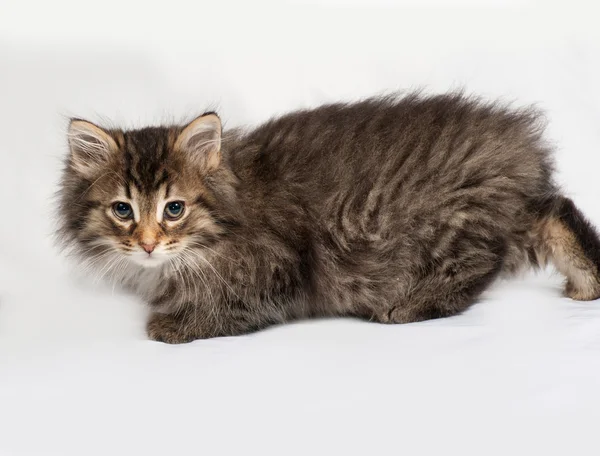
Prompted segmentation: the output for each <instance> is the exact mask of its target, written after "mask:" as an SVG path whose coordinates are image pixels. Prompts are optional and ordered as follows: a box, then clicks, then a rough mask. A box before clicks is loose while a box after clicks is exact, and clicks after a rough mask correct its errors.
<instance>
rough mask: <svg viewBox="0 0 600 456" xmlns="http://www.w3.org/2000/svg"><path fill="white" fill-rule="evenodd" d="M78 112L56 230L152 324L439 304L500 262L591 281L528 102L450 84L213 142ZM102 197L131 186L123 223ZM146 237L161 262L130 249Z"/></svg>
mask: <svg viewBox="0 0 600 456" xmlns="http://www.w3.org/2000/svg"><path fill="white" fill-rule="evenodd" d="M208 116H209V117H211V119H212V120H211V122H213V124H214V119H217V120H218V118H217V117H216V116H215V115H214V114H209V115H208ZM207 118H208V117H205V118H202V117H201V118H200V119H199V120H198V122H200V123H202V122H204V120H203V119H207ZM82 122H83V121H79V120H74V121H73V122H72V125H71V129H72V130H73V129H74V126H73V125H74V123H75V124H77V125H78V126H79V127H81V126H82V125H83V126H84V127H86V128H87V130H86V133H85V138H83V143H77V141H75V140H73V138H71V154H70V156H69V159H68V161H67V166H66V168H65V171H64V175H63V179H62V184H61V190H60V213H61V218H62V227H61V229H60V234H61V236H62V239H63V240H64V241H65V243H66V244H68V245H70V246H72V247H73V248H74V250H75V251H76V252H77V253H78V254H79V255H80V256H81V258H82V259H83V260H84V261H87V262H88V263H90V265H91V267H92V268H96V270H97V271H98V273H99V274H102V273H103V274H108V275H111V274H112V275H113V276H114V278H116V279H118V280H120V281H121V282H122V283H123V284H124V285H125V286H128V287H130V288H132V289H134V290H135V291H136V292H137V293H139V294H140V295H141V296H142V297H143V298H144V299H145V300H146V301H147V302H148V303H149V305H150V307H151V309H152V314H151V316H150V320H149V322H148V327H147V329H148V335H149V337H150V338H152V339H155V340H159V341H164V342H169V343H180V342H189V341H192V340H194V339H198V338H208V337H215V336H228V335H236V334H244V333H248V332H250V331H255V330H258V329H261V328H264V327H267V326H269V325H273V324H278V323H283V322H286V321H290V320H294V319H302V318H312V317H328V316H354V317H360V318H364V319H368V320H373V321H377V322H382V323H407V322H416V321H421V320H426V319H431V318H439V317H447V316H451V315H455V314H458V313H460V312H461V311H463V310H465V309H466V308H467V307H468V306H470V305H471V304H472V303H473V302H474V301H475V300H476V298H477V297H478V295H479V294H480V293H481V292H482V291H483V290H484V289H485V288H486V287H487V286H488V285H489V284H490V283H491V282H492V281H493V280H494V279H495V278H497V277H498V276H499V275H500V274H502V273H507V274H513V273H515V272H516V271H518V270H520V269H522V268H524V267H527V266H534V267H536V266H543V265H545V264H546V262H548V261H551V262H553V263H554V265H555V266H556V267H557V269H558V270H559V271H560V272H561V273H562V274H564V275H565V277H566V279H567V283H566V288H565V292H566V294H567V295H568V296H570V297H572V298H573V299H580V300H591V299H596V298H598V297H599V296H600V274H599V267H600V241H599V238H598V235H597V234H596V232H595V231H594V229H593V228H592V226H591V225H590V224H589V223H588V222H587V221H586V220H585V218H584V217H583V216H582V215H581V213H580V212H579V210H578V209H577V208H576V207H575V206H574V204H573V203H572V202H571V201H570V200H569V199H567V198H564V197H563V196H561V195H560V193H559V192H558V189H557V188H556V186H555V184H554V183H553V181H552V164H551V156H550V155H551V151H550V150H549V148H548V147H547V145H546V144H545V143H544V141H543V140H542V137H541V133H542V127H543V125H542V123H541V122H540V116H539V115H538V114H537V113H536V112H534V111H532V110H512V109H509V108H507V107H505V106H503V105H500V104H498V103H485V102H482V101H480V100H478V99H475V98H470V97H466V96H464V95H462V94H447V95H437V96H429V97H426V96H422V95H419V94H409V95H406V96H403V97H387V98H373V99H368V100H365V101H361V102H357V103H351V104H332V105H326V106H322V107H319V108H317V109H311V110H303V111H297V112H293V113H291V114H288V115H285V116H283V117H280V118H278V119H274V120H271V121H269V122H267V123H265V124H263V125H261V126H259V127H258V128H256V129H254V130H251V131H248V132H244V131H229V132H225V133H224V134H223V136H222V141H221V147H220V148H219V146H218V138H219V135H220V134H221V131H220V123H219V124H218V125H217V126H216V127H215V129H214V131H208V133H205V132H206V131H207V130H206V129H209V127H204V126H203V127H202V129H201V134H200V136H198V137H197V138H196V137H194V138H195V139H194V138H192V139H191V140H189V141H187V140H184V139H185V138H184V139H182V135H184V136H185V134H186V133H184V132H186V131H187V130H186V126H172V127H151V128H143V129H140V130H131V131H121V130H114V129H113V130H102V129H100V128H99V127H95V126H92V125H91V124H87V126H86V125H85V124H86V123H84V124H82ZM211 125H212V124H211ZM94 128H96V129H97V130H94ZM205 128H206V129H205ZM204 134H206V135H209V136H208V137H209V140H208V141H202V139H203V138H204V136H202V135H204ZM71 135H75V136H77V135H81V132H80V131H75V132H71ZM210 135H213V136H210ZM215 138H216V139H215ZM186 141H187V142H186ZM211 141H213V142H212V143H211ZM206 143H211V144H213V145H214V147H213V148H211V147H210V146H207V145H206ZM81 144H84V145H85V144H88V145H89V144H92V146H93V147H92V149H90V148H89V147H88V149H87V150H85V147H83V148H82V146H81ZM94 148H95V149H94ZM96 152H97V154H96ZM82 169H83V171H82ZM169 193H174V194H175V193H176V194H177V195H178V198H179V199H182V200H184V201H185V203H186V214H187V216H186V218H185V219H184V220H183V221H181V222H180V223H179V224H176V225H173V226H170V225H167V224H165V223H164V220H163V221H162V222H159V221H157V215H156V214H157V210H158V211H159V212H160V211H161V210H162V208H161V207H158V209H157V204H158V205H160V203H159V201H161V199H160V198H161V195H163V196H167V197H168V195H169ZM118 194H121V195H124V197H126V198H128V200H129V201H137V204H138V206H139V212H140V214H139V221H135V222H132V223H131V224H129V225H128V226H122V225H121V224H119V223H116V222H115V220H114V217H113V216H111V215H110V214H109V212H110V207H111V204H112V202H113V201H114V200H115V198H116V197H117V195H118ZM145 239H150V240H151V241H153V242H157V243H158V245H161V246H163V247H164V248H165V249H166V250H165V251H166V252H167V253H166V255H167V256H168V260H167V261H165V262H164V263H162V264H161V265H160V266H158V267H152V268H150V267H149V268H145V267H143V266H140V265H138V264H135V263H132V262H131V261H129V260H128V258H129V255H132V254H139V252H141V247H140V245H139V244H140V243H141V242H142V241H144V240H145ZM107 242H110V244H107ZM142 254H143V252H142ZM152 255H153V254H152ZM149 256H150V255H149ZM111 261H112V262H111Z"/></svg>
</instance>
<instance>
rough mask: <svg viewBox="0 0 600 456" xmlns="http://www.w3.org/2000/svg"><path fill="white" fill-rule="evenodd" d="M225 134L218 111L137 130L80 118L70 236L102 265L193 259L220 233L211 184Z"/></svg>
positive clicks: (64, 193) (71, 172) (66, 185)
mask: <svg viewBox="0 0 600 456" xmlns="http://www.w3.org/2000/svg"><path fill="white" fill-rule="evenodd" d="M220 135H221V125H220V122H219V119H218V117H217V116H216V115H214V114H209V115H206V116H203V117H200V118H198V119H196V120H195V121H194V122H192V123H191V124H189V125H188V126H187V127H185V128H183V129H182V128H176V127H175V128H146V129H142V130H135V131H129V132H122V131H115V130H111V131H107V130H102V129H100V128H99V127H97V126H95V125H93V124H91V123H89V122H85V121H81V120H74V121H72V122H71V126H70V130H69V144H70V149H71V154H70V157H69V162H68V166H67V169H66V171H65V176H64V179H63V186H62V189H61V197H62V198H61V210H62V214H61V216H62V217H63V218H64V223H63V235H64V236H65V237H67V238H69V240H73V241H75V243H76V244H77V245H78V247H80V252H79V253H81V254H82V255H83V256H84V257H85V258H86V259H87V260H88V261H89V262H91V263H96V265H97V266H100V267H103V266H104V265H107V264H109V263H110V262H112V263H114V264H119V265H122V264H125V262H126V261H129V262H131V263H134V264H137V265H140V266H142V267H157V266H161V265H163V264H166V263H168V262H169V260H176V259H177V258H181V259H183V260H185V259H186V258H187V259H188V260H189V258H190V257H191V255H190V253H191V252H192V250H194V251H195V252H198V250H201V249H202V247H204V246H206V245H207V244H210V243H211V242H213V241H214V240H215V239H216V238H217V237H218V235H219V233H220V227H219V223H218V221H217V219H216V218H215V216H214V214H213V210H212V209H213V204H214V195H213V194H212V193H211V191H210V189H209V188H208V187H207V185H206V179H207V176H210V175H211V173H213V172H214V171H215V170H216V169H217V168H218V167H219V164H220V138H221V136H220ZM106 267H108V266H106Z"/></svg>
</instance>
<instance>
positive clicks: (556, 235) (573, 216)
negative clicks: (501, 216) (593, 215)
mask: <svg viewBox="0 0 600 456" xmlns="http://www.w3.org/2000/svg"><path fill="white" fill-rule="evenodd" d="M546 214H547V215H545V216H544V217H542V218H541V219H540V220H539V222H538V224H537V225H536V228H535V229H534V239H535V247H534V249H535V253H536V256H537V258H536V262H537V263H538V264H545V263H546V262H547V261H551V262H552V263H553V264H554V266H555V267H556V269H557V270H558V271H559V272H560V273H562V274H563V275H564V276H565V277H566V278H567V283H566V285H565V294H566V295H567V296H569V297H570V298H572V299H577V300H580V301H589V300H592V299H597V298H599V297H600V237H599V236H598V233H597V231H596V230H595V228H594V227H593V226H592V224H591V223H590V222H589V221H588V220H587V219H586V218H585V217H584V215H583V214H582V213H581V211H580V210H579V209H578V208H577V206H575V204H574V203H573V201H571V200H570V199H569V198H566V197H563V196H558V197H557V198H555V199H554V200H553V201H552V204H550V208H549V211H547V212H546Z"/></svg>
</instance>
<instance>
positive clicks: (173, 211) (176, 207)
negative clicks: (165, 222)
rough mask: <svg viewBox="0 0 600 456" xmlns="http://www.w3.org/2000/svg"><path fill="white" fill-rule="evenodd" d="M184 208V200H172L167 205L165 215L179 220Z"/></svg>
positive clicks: (170, 218)
mask: <svg viewBox="0 0 600 456" xmlns="http://www.w3.org/2000/svg"><path fill="white" fill-rule="evenodd" d="M184 208H185V204H184V203H183V201H171V202H170V203H167V205H166V206H165V217H166V218H167V219H169V220H177V219H178V218H179V217H181V216H182V215H183V210H184Z"/></svg>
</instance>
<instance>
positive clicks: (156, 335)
mask: <svg viewBox="0 0 600 456" xmlns="http://www.w3.org/2000/svg"><path fill="white" fill-rule="evenodd" d="M146 331H147V333H148V337H149V338H150V339H152V340H156V341H159V342H166V343H167V344H185V343H187V342H191V341H193V340H194V339H198V337H197V336H196V337H195V336H194V335H193V332H192V331H190V328H188V327H187V325H186V322H185V321H183V320H181V319H179V318H177V317H176V316H174V315H169V314H161V313H154V314H152V315H151V316H150V320H148V325H147V326H146Z"/></svg>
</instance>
